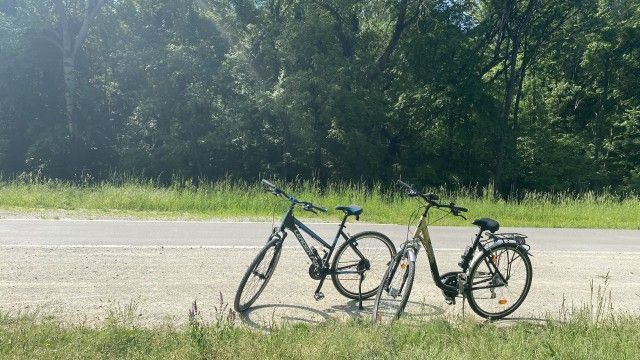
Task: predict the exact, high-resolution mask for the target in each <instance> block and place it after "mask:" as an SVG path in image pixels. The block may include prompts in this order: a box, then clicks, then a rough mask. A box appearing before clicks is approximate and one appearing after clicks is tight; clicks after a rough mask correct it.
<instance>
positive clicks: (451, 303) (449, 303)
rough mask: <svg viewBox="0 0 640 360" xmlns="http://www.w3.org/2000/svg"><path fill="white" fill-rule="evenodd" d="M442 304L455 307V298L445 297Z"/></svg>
mask: <svg viewBox="0 0 640 360" xmlns="http://www.w3.org/2000/svg"><path fill="white" fill-rule="evenodd" d="M444 302H446V303H447V305H455V304H456V298H454V297H449V296H445V298H444Z"/></svg>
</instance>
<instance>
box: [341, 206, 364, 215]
mask: <svg viewBox="0 0 640 360" xmlns="http://www.w3.org/2000/svg"><path fill="white" fill-rule="evenodd" d="M336 210H342V211H344V213H345V214H347V215H348V216H351V215H355V216H358V215H360V214H362V208H361V207H360V206H358V205H349V206H336Z"/></svg>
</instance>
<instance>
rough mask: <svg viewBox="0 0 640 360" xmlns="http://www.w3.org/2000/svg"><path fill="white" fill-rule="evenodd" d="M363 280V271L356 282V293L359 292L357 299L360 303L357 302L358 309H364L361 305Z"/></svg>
mask: <svg viewBox="0 0 640 360" xmlns="http://www.w3.org/2000/svg"><path fill="white" fill-rule="evenodd" d="M363 281H364V273H360V282H359V283H358V293H359V300H360V303H359V304H358V309H360V310H364V307H363V306H362V282H363Z"/></svg>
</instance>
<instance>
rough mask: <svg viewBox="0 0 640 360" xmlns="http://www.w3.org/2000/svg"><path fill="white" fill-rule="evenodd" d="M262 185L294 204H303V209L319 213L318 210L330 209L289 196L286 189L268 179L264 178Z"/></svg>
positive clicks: (325, 210) (324, 211)
mask: <svg viewBox="0 0 640 360" xmlns="http://www.w3.org/2000/svg"><path fill="white" fill-rule="evenodd" d="M262 185H263V186H264V187H265V188H266V189H267V190H268V191H270V192H271V193H272V194H273V195H275V196H283V197H285V198H286V199H287V200H289V202H290V203H291V204H292V205H300V206H302V209H303V210H305V211H310V212H312V213H314V214H317V213H318V212H317V211H320V212H323V213H326V212H327V211H328V210H327V209H326V208H323V207H321V206H316V205H314V204H312V203H310V202H308V201H298V199H296V198H295V197H293V196H289V195H287V193H285V192H284V191H282V190H281V189H279V188H278V187H277V186H275V185H274V184H273V183H271V182H270V181H268V180H265V179H262Z"/></svg>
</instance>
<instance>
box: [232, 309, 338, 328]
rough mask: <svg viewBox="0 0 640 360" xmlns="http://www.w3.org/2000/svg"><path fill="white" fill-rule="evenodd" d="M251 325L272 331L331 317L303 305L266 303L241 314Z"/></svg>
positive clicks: (243, 320)
mask: <svg viewBox="0 0 640 360" xmlns="http://www.w3.org/2000/svg"><path fill="white" fill-rule="evenodd" d="M239 318H240V320H241V321H242V322H243V323H244V324H245V325H248V326H249V327H252V328H254V329H257V330H263V331H271V330H273V329H274V328H277V327H282V326H285V325H291V324H319V323H321V322H323V321H326V320H329V319H331V316H329V314H327V313H326V312H324V311H321V310H318V309H314V308H311V307H308V306H303V305H292V304H265V305H258V306H254V307H251V308H249V309H247V310H245V311H244V312H243V313H241V314H240V316H239Z"/></svg>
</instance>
